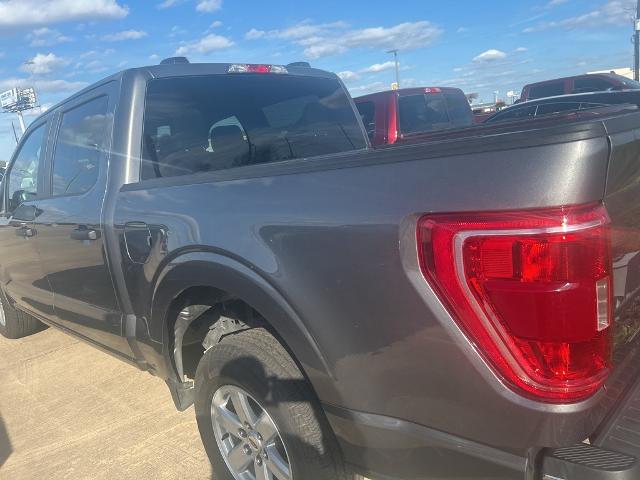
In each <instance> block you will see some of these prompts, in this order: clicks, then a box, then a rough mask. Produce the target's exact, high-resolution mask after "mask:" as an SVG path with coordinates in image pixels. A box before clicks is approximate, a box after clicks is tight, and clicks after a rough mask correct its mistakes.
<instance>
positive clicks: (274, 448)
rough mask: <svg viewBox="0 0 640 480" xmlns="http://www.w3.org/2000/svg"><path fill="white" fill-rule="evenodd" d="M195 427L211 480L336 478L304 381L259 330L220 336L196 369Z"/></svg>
mask: <svg viewBox="0 0 640 480" xmlns="http://www.w3.org/2000/svg"><path fill="white" fill-rule="evenodd" d="M195 384H196V399H195V408H196V416H197V420H198V428H199V430H200V435H201V437H202V441H203V443H204V446H205V449H206V451H207V454H208V456H209V459H210V460H211V463H212V466H213V472H214V475H213V477H214V478H216V480H245V479H247V480H253V479H255V480H263V479H264V480H267V479H268V480H272V479H273V480H275V479H277V480H341V479H345V478H346V476H345V473H344V465H343V461H342V456H341V454H340V451H339V448H338V445H337V442H336V440H335V437H334V435H333V432H332V431H331V429H330V427H329V425H328V422H327V420H326V419H325V417H324V414H323V413H322V411H321V408H320V405H319V403H318V400H317V399H316V397H315V395H314V393H313V391H312V389H311V386H310V385H309V383H308V381H307V380H306V379H305V377H304V375H303V374H302V372H301V371H300V369H299V368H298V367H297V366H296V364H295V362H294V361H293V359H292V358H291V357H290V356H289V354H288V353H287V351H286V350H285V349H284V348H283V346H282V345H281V344H280V343H279V342H278V340H276V339H275V338H274V337H273V336H272V335H271V334H269V333H268V332H267V331H266V330H265V329H263V328H254V329H250V330H244V331H241V332H239V333H235V334H232V335H229V336H227V337H224V338H223V339H222V341H221V342H220V343H219V344H217V345H215V346H214V347H212V348H210V349H209V350H207V352H206V353H205V355H204V356H203V357H202V359H201V361H200V363H199V365H198V369H197V372H196V379H195Z"/></svg>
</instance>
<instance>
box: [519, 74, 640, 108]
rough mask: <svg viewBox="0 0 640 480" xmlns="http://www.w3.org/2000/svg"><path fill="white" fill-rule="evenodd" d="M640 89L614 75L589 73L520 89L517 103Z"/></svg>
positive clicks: (638, 84)
mask: <svg viewBox="0 0 640 480" xmlns="http://www.w3.org/2000/svg"><path fill="white" fill-rule="evenodd" d="M635 89H640V83H638V82H636V81H635V80H631V79H629V78H627V77H623V76H621V75H617V74H615V73H591V74H585V75H577V76H573V77H564V78H556V79H553V80H545V81H544V82H536V83H530V84H529V85H525V86H524V87H523V88H522V93H521V95H520V100H519V102H526V101H528V100H534V99H536V98H544V97H556V96H559V95H568V94H572V93H587V92H606V91H611V90H635Z"/></svg>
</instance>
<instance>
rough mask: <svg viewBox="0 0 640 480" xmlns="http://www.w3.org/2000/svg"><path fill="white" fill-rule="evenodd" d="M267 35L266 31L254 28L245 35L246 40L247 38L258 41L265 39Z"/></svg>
mask: <svg viewBox="0 0 640 480" xmlns="http://www.w3.org/2000/svg"><path fill="white" fill-rule="evenodd" d="M266 34H267V32H265V31H264V30H257V29H255V28H252V29H251V30H249V31H248V32H247V33H245V34H244V38H246V39H247V40H257V39H259V38H262V37H264V36H265V35H266Z"/></svg>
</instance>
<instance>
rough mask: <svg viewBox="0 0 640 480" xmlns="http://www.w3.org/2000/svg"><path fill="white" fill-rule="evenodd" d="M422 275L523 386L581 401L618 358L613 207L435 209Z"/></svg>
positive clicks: (425, 230)
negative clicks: (461, 211)
mask: <svg viewBox="0 0 640 480" xmlns="http://www.w3.org/2000/svg"><path fill="white" fill-rule="evenodd" d="M418 254H419V260H420V266H421V269H422V272H423V274H424V276H425V278H426V279H427V281H428V282H429V284H430V285H431V286H432V288H433V289H434V290H435V292H436V293H437V294H438V297H439V298H440V300H441V301H442V302H443V303H444V304H445V305H446V306H447V308H448V309H449V311H450V313H451V314H452V316H453V318H454V319H455V321H456V323H457V324H458V325H459V327H460V328H461V330H462V331H463V332H464V333H465V335H466V336H467V338H468V339H469V340H470V341H471V342H472V343H473V344H474V346H475V348H476V350H477V351H478V352H479V353H480V354H481V355H482V356H483V357H484V358H485V360H486V361H487V363H488V364H489V365H491V366H492V367H493V369H494V371H495V372H496V373H497V374H498V375H499V376H500V377H501V378H502V379H503V380H504V381H505V382H506V383H508V384H510V385H511V386H512V387H513V388H514V389H515V390H517V391H519V392H520V393H524V394H525V395H527V396H530V397H533V398H535V399H538V400H541V401H547V402H554V403H566V402H574V401H578V400H581V399H584V398H587V397H588V396H590V395H592V394H593V393H595V392H596V391H597V390H598V389H599V388H600V387H601V386H602V384H603V383H604V380H605V379H606V376H607V374H608V372H609V368H610V357H611V331H612V327H611V323H612V312H611V301H612V300H611V271H612V266H611V242H610V234H609V218H608V215H607V212H606V210H605V209H604V207H603V206H600V205H598V206H589V207H573V208H558V209H548V210H541V211H522V212H504V213H479V214H454V215H427V216H425V217H423V218H422V219H420V221H419V224H418Z"/></svg>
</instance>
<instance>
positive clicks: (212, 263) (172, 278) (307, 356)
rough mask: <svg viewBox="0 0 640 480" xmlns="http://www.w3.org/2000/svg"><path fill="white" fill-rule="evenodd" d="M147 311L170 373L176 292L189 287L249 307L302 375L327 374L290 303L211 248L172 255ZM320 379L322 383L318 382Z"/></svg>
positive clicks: (237, 262)
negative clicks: (174, 256) (212, 293)
mask: <svg viewBox="0 0 640 480" xmlns="http://www.w3.org/2000/svg"><path fill="white" fill-rule="evenodd" d="M157 278H158V281H157V283H156V287H155V288H154V294H153V301H152V309H151V312H150V315H151V322H150V334H151V337H152V338H153V339H154V340H157V341H161V342H162V344H163V349H164V352H165V354H166V356H165V358H166V359H167V361H168V362H170V364H169V365H167V366H168V367H171V368H170V371H172V372H173V373H176V369H175V364H174V361H173V358H172V355H171V354H170V351H171V348H172V342H173V341H174V338H173V335H174V331H173V322H174V320H175V317H176V314H177V312H176V311H175V310H176V306H177V303H179V301H180V298H181V295H183V294H184V293H185V292H187V291H189V290H191V291H194V289H195V290H196V291H197V290H198V289H202V291H204V292H206V291H209V292H211V291H217V292H219V293H220V297H219V298H218V299H217V300H221V299H223V298H225V297H226V298H235V299H238V300H242V301H243V302H244V303H246V304H247V305H249V306H251V307H252V308H253V309H255V310H256V311H257V312H258V313H259V314H260V315H261V316H262V317H263V318H264V319H265V320H266V322H267V323H268V325H269V326H270V327H271V328H272V329H273V330H274V332H275V333H276V334H277V335H278V336H279V337H280V338H281V339H282V341H283V342H284V344H285V347H286V348H288V349H289V350H290V351H291V353H292V354H293V355H294V357H295V359H296V360H297V361H298V362H299V363H300V365H301V366H302V368H303V370H304V371H305V374H306V375H307V376H308V378H309V379H310V380H311V381H312V383H314V384H316V382H315V381H314V378H317V377H324V378H325V379H326V377H332V373H331V370H330V368H329V366H328V363H327V361H326V359H325V357H324V356H323V354H322V351H321V349H320V347H319V345H318V344H317V342H316V341H315V339H314V338H313V336H312V335H311V333H310V332H309V330H308V329H307V328H306V326H305V324H304V322H303V320H302V318H301V317H300V316H299V315H298V314H297V312H296V311H295V309H294V308H293V307H292V305H291V304H290V303H289V302H288V301H287V299H286V298H285V297H284V295H282V294H281V293H280V292H279V291H278V290H277V289H276V288H275V287H274V286H273V285H271V284H270V283H269V282H268V281H267V279H265V278H264V277H263V276H261V275H259V274H258V273H257V271H256V270H255V269H254V268H250V267H249V266H247V265H245V264H244V263H242V262H241V261H240V260H237V259H234V258H230V257H228V256H226V255H223V254H219V253H214V252H189V253H185V254H183V255H180V256H178V257H177V258H175V259H173V260H172V261H171V262H170V263H169V264H168V265H167V267H166V268H165V269H164V270H163V271H162V272H161V274H160V275H158V277H157ZM323 383H324V382H323Z"/></svg>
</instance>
